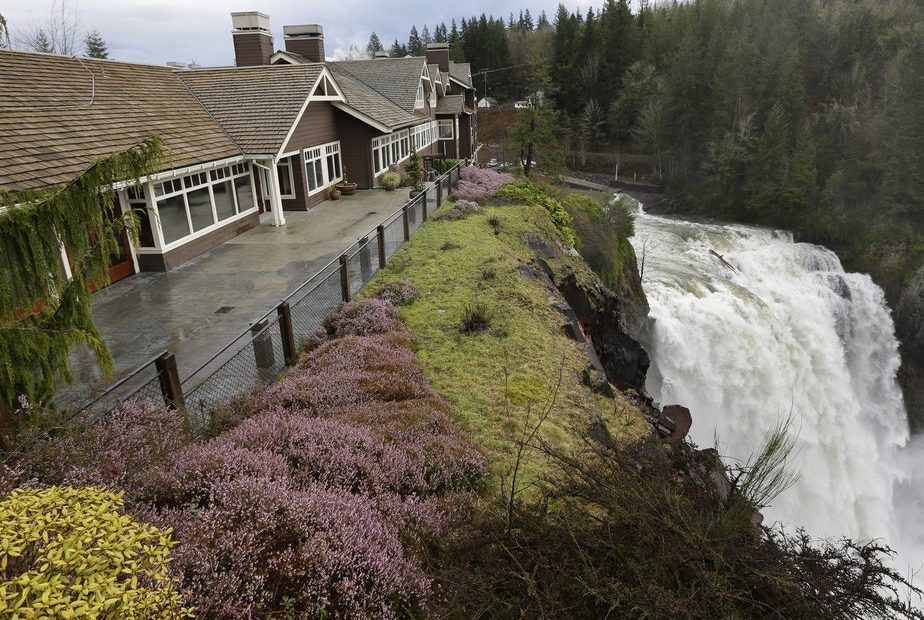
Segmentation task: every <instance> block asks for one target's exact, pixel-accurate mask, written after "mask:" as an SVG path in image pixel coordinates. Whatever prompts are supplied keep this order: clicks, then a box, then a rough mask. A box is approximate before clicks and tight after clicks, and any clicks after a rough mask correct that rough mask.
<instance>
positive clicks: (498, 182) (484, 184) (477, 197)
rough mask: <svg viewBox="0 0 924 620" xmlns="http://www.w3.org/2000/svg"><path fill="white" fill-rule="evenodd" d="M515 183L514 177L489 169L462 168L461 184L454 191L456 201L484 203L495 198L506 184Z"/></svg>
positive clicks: (453, 195)
mask: <svg viewBox="0 0 924 620" xmlns="http://www.w3.org/2000/svg"><path fill="white" fill-rule="evenodd" d="M511 181H513V175H511V174H507V173H504V172H496V171H494V170H491V169H489V168H476V167H473V166H469V167H466V168H462V172H461V174H460V177H459V184H458V185H456V187H455V189H454V190H453V191H452V197H453V199H454V200H457V201H458V200H467V201H470V202H476V203H478V202H482V203H483V202H484V201H485V200H486V199H487V198H490V197H491V196H493V195H494V194H495V193H496V192H497V191H498V190H499V189H500V188H501V187H503V186H504V184H506V183H510V182H511Z"/></svg>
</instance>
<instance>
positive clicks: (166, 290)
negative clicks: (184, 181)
mask: <svg viewBox="0 0 924 620" xmlns="http://www.w3.org/2000/svg"><path fill="white" fill-rule="evenodd" d="M407 199H408V194H407V190H398V191H395V192H385V191H360V192H357V193H356V194H355V195H353V196H345V197H343V198H342V199H341V200H339V201H330V200H328V201H326V202H323V203H321V204H320V205H318V206H316V207H314V208H312V209H311V210H310V211H307V212H286V214H285V216H286V225H285V226H283V227H278V228H277V227H273V226H271V225H270V224H269V223H262V224H261V225H260V226H257V227H256V228H253V229H251V230H249V231H247V232H246V233H244V234H242V235H239V236H237V237H235V238H234V239H231V240H230V241H227V242H225V243H223V244H222V245H220V246H218V247H216V248H213V249H212V250H210V251H208V252H206V253H205V254H203V255H201V256H199V257H197V258H194V259H193V260H192V261H190V262H188V263H186V264H184V265H182V266H180V267H178V268H177V269H174V270H173V271H170V272H167V273H140V274H136V275H133V276H131V277H129V278H126V279H125V280H122V281H121V282H117V283H115V284H113V285H112V286H110V287H109V288H107V289H105V290H103V291H100V292H98V293H95V294H94V295H93V318H94V320H95V321H96V325H97V327H98V328H99V330H100V332H101V333H102V335H103V337H104V338H105V339H106V342H107V343H108V344H109V346H110V347H111V349H112V352H113V355H114V356H115V362H116V373H115V376H114V377H113V379H112V380H115V379H118V378H119V377H120V376H122V375H124V374H126V373H127V372H129V371H131V370H134V369H135V368H137V367H138V366H139V365H140V364H142V363H144V362H146V361H147V360H149V359H150V358H151V357H153V356H155V355H157V354H158V353H160V352H161V351H163V350H165V349H166V350H169V351H171V352H173V353H174V354H175V355H176V358H177V366H178V368H179V372H180V377H183V378H185V377H187V376H189V375H190V374H191V373H192V372H193V371H195V370H196V369H197V368H198V367H199V366H201V365H202V364H203V363H205V362H206V361H208V360H209V359H210V358H211V357H212V356H213V355H214V354H215V353H217V352H218V351H219V350H221V348H222V347H224V346H225V345H226V344H227V343H228V342H230V341H231V340H232V339H233V338H235V337H236V336H237V335H238V334H240V333H241V332H243V331H244V330H246V329H247V328H248V327H249V326H250V324H251V323H252V322H253V321H255V320H256V319H258V318H259V317H260V316H262V315H263V314H264V313H266V312H267V311H268V310H270V309H272V308H273V306H275V305H276V304H277V303H278V302H279V300H281V299H282V298H284V297H285V296H286V295H287V294H288V293H289V292H291V291H292V290H293V289H295V288H296V287H297V286H299V285H300V284H302V282H304V281H305V280H307V279H308V278H309V277H310V276H311V275H313V274H314V273H315V272H316V271H318V270H319V269H320V268H321V267H323V266H324V265H326V264H327V263H328V262H330V261H331V260H333V259H334V258H336V257H337V256H338V255H339V254H340V253H341V252H342V251H343V250H344V249H346V248H347V247H349V246H350V245H352V244H353V243H354V242H355V241H356V240H357V239H358V238H359V237H360V236H361V235H364V234H366V233H368V232H369V231H370V230H373V229H374V228H375V227H376V226H377V225H378V224H380V223H381V222H382V221H383V220H384V219H385V218H386V217H387V216H389V215H390V214H392V213H393V212H395V211H396V210H398V209H399V208H401V206H402V205H403V204H404V203H405V202H406V201H407ZM267 215H268V214H264V218H266V217H267ZM74 371H75V375H76V376H75V384H74V386H72V387H69V388H66V389H65V390H64V391H63V393H62V396H63V397H64V399H65V400H67V401H70V400H72V399H74V400H78V399H80V398H81V397H82V396H84V395H86V394H87V393H89V392H92V391H93V390H94V389H96V388H98V387H99V386H100V385H101V382H100V377H99V372H98V370H97V369H96V364H95V363H94V362H93V358H92V356H90V355H89V353H86V352H81V353H79V354H77V355H75V358H74ZM59 401H60V399H59Z"/></svg>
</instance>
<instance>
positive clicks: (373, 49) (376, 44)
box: [366, 32, 385, 58]
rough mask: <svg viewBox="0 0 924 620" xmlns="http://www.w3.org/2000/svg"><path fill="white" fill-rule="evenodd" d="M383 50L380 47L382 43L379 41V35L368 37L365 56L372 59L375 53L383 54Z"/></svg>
mask: <svg viewBox="0 0 924 620" xmlns="http://www.w3.org/2000/svg"><path fill="white" fill-rule="evenodd" d="M384 51H385V48H384V47H382V42H381V41H380V40H379V35H377V34H376V33H375V32H373V33H372V34H370V35H369V43H368V44H367V45H366V54H368V55H369V57H370V58H374V57H375V54H376V53H377V52H384Z"/></svg>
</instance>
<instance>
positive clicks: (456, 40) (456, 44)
mask: <svg viewBox="0 0 924 620" xmlns="http://www.w3.org/2000/svg"><path fill="white" fill-rule="evenodd" d="M448 41H449V58H450V60H452V61H454V62H465V50H463V49H462V35H461V33H460V32H459V28H458V27H457V26H456V20H455V19H453V20H452V25H451V26H450V30H449V37H448Z"/></svg>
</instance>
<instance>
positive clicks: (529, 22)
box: [523, 9, 533, 31]
mask: <svg viewBox="0 0 924 620" xmlns="http://www.w3.org/2000/svg"><path fill="white" fill-rule="evenodd" d="M523 28H524V29H525V30H530V31H531V30H532V29H533V16H532V15H530V14H529V9H526V12H525V13H523Z"/></svg>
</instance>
